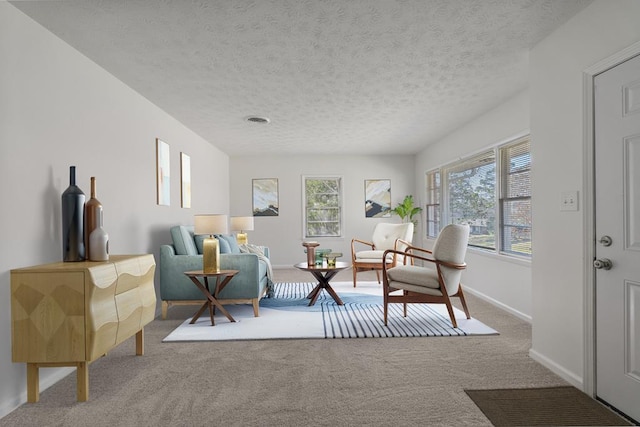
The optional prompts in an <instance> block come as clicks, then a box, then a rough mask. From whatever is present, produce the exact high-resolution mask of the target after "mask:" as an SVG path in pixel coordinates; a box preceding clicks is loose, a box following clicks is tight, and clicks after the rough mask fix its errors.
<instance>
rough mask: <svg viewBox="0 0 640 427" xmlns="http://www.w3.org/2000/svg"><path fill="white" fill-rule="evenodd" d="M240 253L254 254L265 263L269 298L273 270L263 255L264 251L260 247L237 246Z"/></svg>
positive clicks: (271, 290)
mask: <svg viewBox="0 0 640 427" xmlns="http://www.w3.org/2000/svg"><path fill="white" fill-rule="evenodd" d="M239 247H240V252H242V253H249V254H256V255H258V259H260V260H262V261H264V262H265V264H266V265H267V288H268V296H269V297H271V296H272V294H273V268H272V267H271V260H269V258H267V256H266V255H265V254H264V249H263V247H262V246H256V245H252V244H251V243H245V244H242V245H239Z"/></svg>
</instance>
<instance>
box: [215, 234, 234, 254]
mask: <svg viewBox="0 0 640 427" xmlns="http://www.w3.org/2000/svg"><path fill="white" fill-rule="evenodd" d="M214 237H215V238H216V239H218V246H219V247H220V253H221V254H230V253H232V252H231V247H230V246H229V243H228V242H227V239H226V238H225V237H224V235H223V234H215V235H214Z"/></svg>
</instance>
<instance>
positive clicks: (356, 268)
mask: <svg viewBox="0 0 640 427" xmlns="http://www.w3.org/2000/svg"><path fill="white" fill-rule="evenodd" d="M398 242H400V243H403V244H405V245H409V246H410V245H411V244H410V243H409V242H407V241H405V240H402V239H396V241H395V243H394V244H393V248H394V250H393V252H394V254H393V259H392V261H391V262H387V263H383V262H382V261H380V262H362V261H356V244H363V245H367V246H369V247H371V250H372V251H375V250H376V245H374V244H373V242H367V241H366V240H360V239H355V238H354V239H351V266H352V270H353V287H354V288H355V287H356V275H357V273H358V272H361V271H371V270H374V271H375V272H376V278H377V279H378V283H380V271H382V270H383V267H384V266H383V265H382V264H385V266H386V267H387V268H391V267H395V265H396V263H397V254H403V253H404V252H402V251H399V250H398ZM387 252H389V251H387ZM386 257H387V253H386V252H385V253H384V254H383V255H382V259H383V260H386V259H387V258H386Z"/></svg>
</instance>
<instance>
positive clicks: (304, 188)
mask: <svg viewBox="0 0 640 427" xmlns="http://www.w3.org/2000/svg"><path fill="white" fill-rule="evenodd" d="M307 180H327V181H336V182H337V183H338V197H337V200H338V206H337V207H336V209H338V221H337V223H338V228H339V233H338V235H309V234H308V233H307V232H308V230H309V227H308V223H307V218H308V217H307V209H308V206H307ZM325 222H330V221H325ZM344 235H345V231H344V180H343V178H342V176H340V175H303V176H302V236H303V238H304V239H338V238H343V237H344Z"/></svg>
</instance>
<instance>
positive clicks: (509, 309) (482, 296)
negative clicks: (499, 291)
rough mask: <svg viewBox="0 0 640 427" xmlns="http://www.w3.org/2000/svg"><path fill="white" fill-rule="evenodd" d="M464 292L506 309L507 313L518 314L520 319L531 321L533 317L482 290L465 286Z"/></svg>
mask: <svg viewBox="0 0 640 427" xmlns="http://www.w3.org/2000/svg"><path fill="white" fill-rule="evenodd" d="M464 292H465V293H468V294H472V295H474V296H476V297H478V298H480V299H481V300H484V301H486V302H488V303H489V304H492V305H495V306H496V307H498V308H500V309H502V310H504V311H506V312H507V313H510V314H513V315H514V316H516V317H517V318H519V319H522V320H524V321H525V322H527V323H531V322H532V319H531V316H529V315H528V314H524V313H523V312H521V311H518V310H516V309H515V308H513V307H510V306H508V305H506V304H504V303H502V302H500V301H498V300H496V299H493V298H491V297H490V296H488V295H485V294H483V293H482V292H478V291H476V290H475V289H472V288H469V287H467V286H465V287H464Z"/></svg>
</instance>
